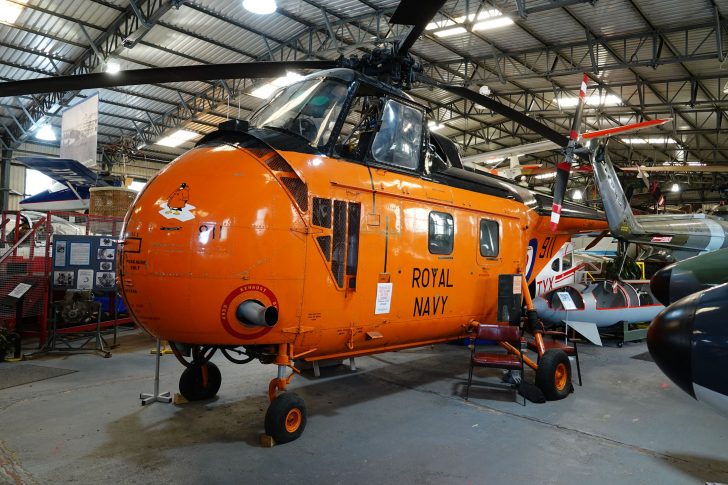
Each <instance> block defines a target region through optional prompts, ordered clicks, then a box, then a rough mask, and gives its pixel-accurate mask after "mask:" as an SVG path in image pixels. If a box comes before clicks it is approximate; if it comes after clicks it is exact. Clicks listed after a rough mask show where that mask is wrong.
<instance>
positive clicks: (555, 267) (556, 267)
mask: <svg viewBox="0 0 728 485" xmlns="http://www.w3.org/2000/svg"><path fill="white" fill-rule="evenodd" d="M560 261H561V259H560V258H556V259H554V262H553V263H551V269H552V270H553V271H560V270H559V262H560Z"/></svg>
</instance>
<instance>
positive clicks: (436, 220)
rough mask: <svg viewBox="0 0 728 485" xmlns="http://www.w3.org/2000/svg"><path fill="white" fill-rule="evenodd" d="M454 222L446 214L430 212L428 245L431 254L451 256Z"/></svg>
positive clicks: (450, 216)
mask: <svg viewBox="0 0 728 485" xmlns="http://www.w3.org/2000/svg"><path fill="white" fill-rule="evenodd" d="M454 236H455V222H454V221H453V218H452V215H450V214H448V213H446V212H430V231H429V236H428V244H429V246H430V252H431V253H432V254H451V253H452V246H453V239H454Z"/></svg>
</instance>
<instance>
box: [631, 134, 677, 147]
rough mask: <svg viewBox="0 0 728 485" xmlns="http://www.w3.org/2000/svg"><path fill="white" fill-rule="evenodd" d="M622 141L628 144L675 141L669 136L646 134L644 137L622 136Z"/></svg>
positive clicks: (658, 143) (653, 143) (652, 143)
mask: <svg viewBox="0 0 728 485" xmlns="http://www.w3.org/2000/svg"><path fill="white" fill-rule="evenodd" d="M622 142H624V143H627V144H628V145H647V144H650V145H661V144H666V143H677V141H676V140H675V139H674V138H670V137H669V136H648V137H646V138H623V139H622Z"/></svg>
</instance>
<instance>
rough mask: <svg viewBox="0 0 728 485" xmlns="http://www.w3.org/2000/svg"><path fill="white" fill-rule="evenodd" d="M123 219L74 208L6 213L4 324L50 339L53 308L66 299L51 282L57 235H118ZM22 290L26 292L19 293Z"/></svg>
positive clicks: (0, 301)
mask: <svg viewBox="0 0 728 485" xmlns="http://www.w3.org/2000/svg"><path fill="white" fill-rule="evenodd" d="M122 225H123V221H122V219H121V218H117V217H108V216H95V215H88V214H80V213H76V212H49V213H47V214H43V213H39V212H17V211H5V212H2V216H1V218H0V327H7V328H11V329H16V330H17V331H18V332H19V333H20V334H21V335H22V336H24V337H36V338H38V343H39V347H42V346H43V345H44V344H45V343H46V341H47V340H48V331H49V318H48V316H49V314H50V313H49V312H50V311H51V305H52V302H53V301H54V300H57V299H59V297H60V298H62V295H59V294H58V293H59V292H58V291H54V290H53V287H52V286H51V276H52V275H53V268H52V255H53V253H52V251H53V247H52V241H53V235H54V234H77V235H98V236H111V237H114V238H118V236H119V234H120V232H121V228H122ZM21 293H22V294H21Z"/></svg>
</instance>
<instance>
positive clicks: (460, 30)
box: [435, 27, 467, 37]
mask: <svg viewBox="0 0 728 485" xmlns="http://www.w3.org/2000/svg"><path fill="white" fill-rule="evenodd" d="M465 32H467V30H465V27H453V28H451V29H445V30H440V31H438V32H435V35H436V36H437V37H450V36H452V35H459V34H464V33H465Z"/></svg>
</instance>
